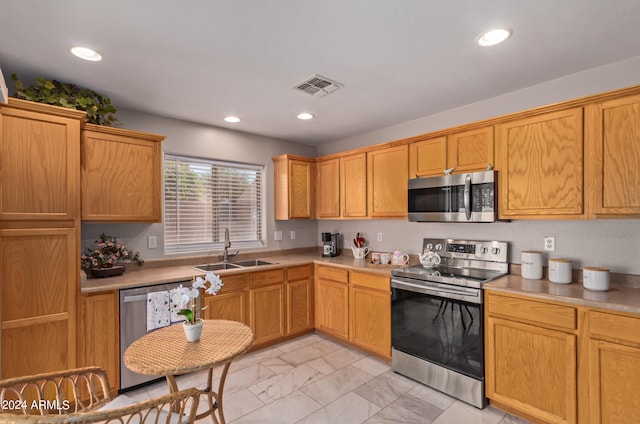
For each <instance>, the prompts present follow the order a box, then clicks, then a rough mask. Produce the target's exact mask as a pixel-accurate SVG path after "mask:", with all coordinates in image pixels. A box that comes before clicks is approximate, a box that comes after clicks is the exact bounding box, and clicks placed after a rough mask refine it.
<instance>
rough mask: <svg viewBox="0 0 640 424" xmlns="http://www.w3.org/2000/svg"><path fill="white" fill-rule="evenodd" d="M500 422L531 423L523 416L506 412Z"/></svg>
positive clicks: (510, 423)
mask: <svg viewBox="0 0 640 424" xmlns="http://www.w3.org/2000/svg"><path fill="white" fill-rule="evenodd" d="M499 424H530V422H529V421H527V420H524V419H522V418H518V417H514V416H513V415H511V414H505V416H504V418H503V419H502V421H500V423H499Z"/></svg>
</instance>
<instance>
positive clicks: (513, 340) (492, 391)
mask: <svg viewBox="0 0 640 424" xmlns="http://www.w3.org/2000/svg"><path fill="white" fill-rule="evenodd" d="M486 331H487V337H486V345H485V349H486V369H487V376H486V392H487V397H489V398H490V399H491V400H492V401H496V402H499V403H500V404H503V405H506V406H509V407H512V408H514V409H515V410H517V411H521V412H523V413H525V414H528V415H529V416H532V417H535V418H537V419H539V420H541V421H543V422H548V423H575V422H576V419H577V413H576V411H577V409H576V396H577V382H576V381H577V380H576V377H577V370H576V356H577V350H576V336H575V335H574V334H568V333H564V332H560V331H555V330H549V329H545V328H540V327H536V326H532V325H528V324H522V323H516V322H511V321H507V320H504V319H500V318H493V317H491V316H489V317H488V319H487V320H486Z"/></svg>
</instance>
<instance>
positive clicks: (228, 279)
mask: <svg viewBox="0 0 640 424" xmlns="http://www.w3.org/2000/svg"><path fill="white" fill-rule="evenodd" d="M247 276H248V275H247V274H236V275H224V276H222V277H221V278H222V282H223V283H224V286H222V290H221V292H222V293H227V292H230V291H238V290H244V289H245V287H246V286H247Z"/></svg>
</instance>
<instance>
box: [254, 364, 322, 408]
mask: <svg viewBox="0 0 640 424" xmlns="http://www.w3.org/2000/svg"><path fill="white" fill-rule="evenodd" d="M319 376H322V374H320V373H319V372H318V371H317V370H315V369H313V368H311V367H310V366H308V365H304V364H303V365H300V366H299V367H295V368H293V369H291V370H289V371H286V372H284V373H281V374H276V375H274V376H273V377H271V378H268V379H266V380H263V381H261V382H259V383H258V384H255V385H253V386H251V387H249V390H250V391H251V393H253V394H254V395H256V396H257V397H258V399H260V400H261V401H262V402H264V403H270V402H273V401H274V400H276V399H280V398H281V397H283V396H286V395H288V394H289V393H291V392H295V391H296V390H298V389H300V388H301V387H302V386H304V385H305V384H308V383H311V382H313V381H314V380H317V379H318V378H319Z"/></svg>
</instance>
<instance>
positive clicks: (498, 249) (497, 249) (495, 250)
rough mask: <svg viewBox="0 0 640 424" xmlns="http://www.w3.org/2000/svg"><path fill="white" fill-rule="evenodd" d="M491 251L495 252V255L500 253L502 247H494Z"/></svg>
mask: <svg viewBox="0 0 640 424" xmlns="http://www.w3.org/2000/svg"><path fill="white" fill-rule="evenodd" d="M491 253H493V254H494V255H497V254H498V253H500V248H499V247H494V248H493V249H491Z"/></svg>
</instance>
